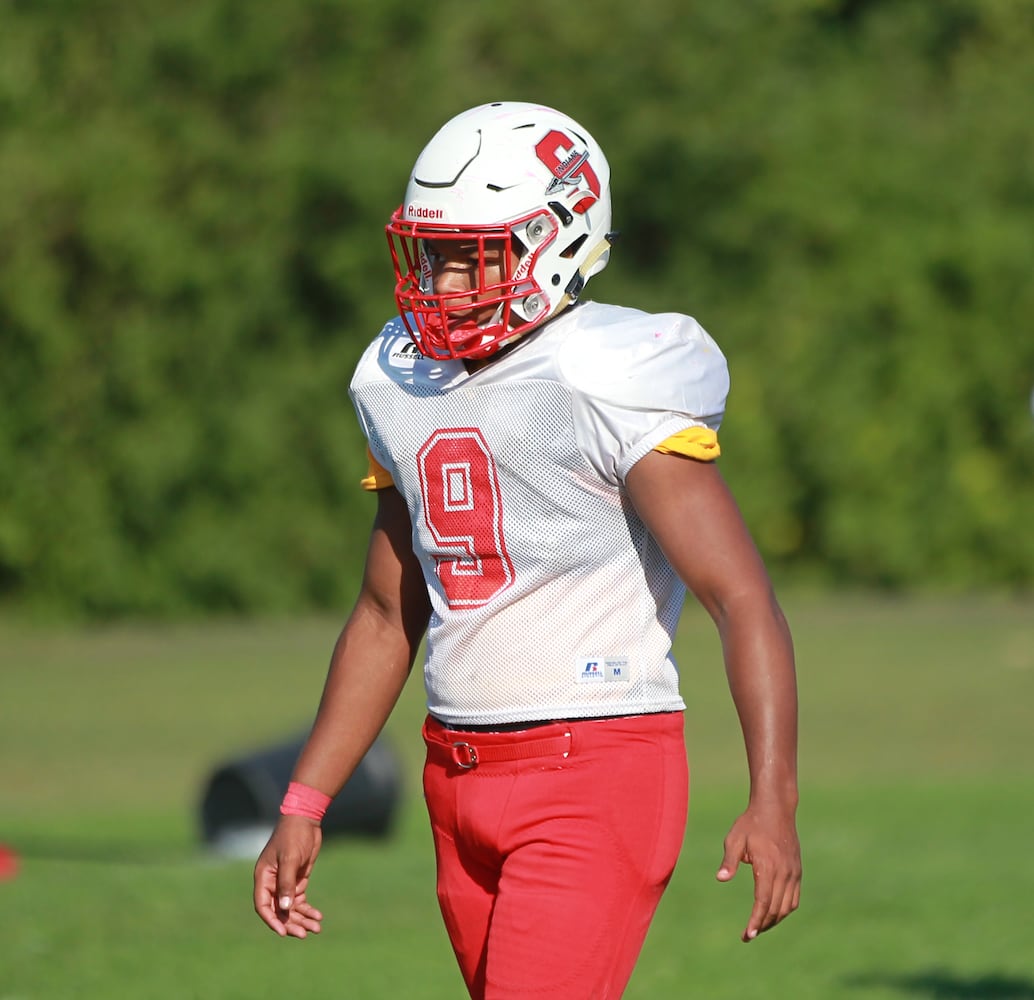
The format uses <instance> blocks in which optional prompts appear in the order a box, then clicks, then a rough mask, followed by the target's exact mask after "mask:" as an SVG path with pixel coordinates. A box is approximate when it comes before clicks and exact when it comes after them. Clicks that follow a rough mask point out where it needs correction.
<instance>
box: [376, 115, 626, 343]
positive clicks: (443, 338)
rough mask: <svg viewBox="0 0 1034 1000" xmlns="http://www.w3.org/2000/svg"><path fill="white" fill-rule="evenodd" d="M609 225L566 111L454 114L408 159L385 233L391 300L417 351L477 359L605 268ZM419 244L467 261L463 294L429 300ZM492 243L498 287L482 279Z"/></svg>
mask: <svg viewBox="0 0 1034 1000" xmlns="http://www.w3.org/2000/svg"><path fill="white" fill-rule="evenodd" d="M610 224H611V219H610V167H609V166H608V164H607V160H606V157H605V156H604V155H603V151H602V150H601V149H600V147H599V146H598V145H597V144H596V142H595V140H594V139H593V138H592V136H591V135H589V133H588V132H586V131H585V129H583V128H582V127H581V126H580V125H579V124H577V122H575V121H573V120H572V119H571V118H569V117H567V115H564V114H561V113H560V112H559V111H554V110H553V109H552V108H547V107H543V106H542V105H537V104H522V103H516V102H497V103H494V104H484V105H481V106H480V107H477V108H472V109H471V110H469V111H465V112H464V113H463V114H460V115H458V116H457V117H455V118H453V119H452V120H451V121H449V122H447V123H446V124H445V125H444V126H443V127H442V128H441V129H440V130H439V131H438V133H437V134H436V135H435V136H434V138H432V139H431V141H430V142H429V143H428V144H427V146H426V147H425V148H424V150H423V152H422V153H421V154H420V156H419V157H418V159H417V161H416V164H415V165H414V167H413V172H412V174H410V178H409V185H408V187H407V188H406V200H405V201H404V202H403V203H402V205H401V206H399V208H398V210H397V211H396V212H395V213H394V214H393V215H392V217H391V223H390V224H389V225H388V227H387V233H388V244H389V246H390V248H391V256H392V260H393V262H394V266H395V280H396V285H395V300H396V302H397V303H398V307H399V312H400V313H401V314H402V318H403V320H404V322H405V324H406V327H407V328H408V330H409V332H410V335H411V336H412V338H413V340H414V342H415V343H416V345H417V347H419V348H420V350H421V352H422V353H424V354H426V355H428V356H430V357H433V358H438V359H445V358H484V357H488V356H489V355H491V354H493V353H495V352H496V351H497V350H499V348H500V347H502V346H503V345H504V344H507V343H510V342H511V341H513V340H514V339H516V338H517V337H520V336H521V335H523V334H525V333H527V332H528V331H529V330H531V329H533V328H534V327H536V326H538V325H540V324H541V323H543V322H545V321H546V320H547V319H549V318H550V317H551V316H554V315H556V314H557V313H558V312H559V311H560V310H561V309H564V308H565V307H566V306H568V305H570V304H571V303H572V302H574V301H575V300H577V298H578V296H579V295H580V294H581V291H582V288H583V287H584V285H585V282H586V281H588V280H589V278H591V277H592V276H593V275H594V274H598V273H599V272H600V271H602V270H603V268H604V267H606V265H607V260H608V257H609V251H610V244H611V241H612V238H613V235H614V234H612V233H611V232H610ZM429 240H433V241H435V244H436V246H437V245H439V241H446V240H456V241H460V242H462V243H463V244H464V245H465V246H467V245H469V247H470V248H471V249H472V251H473V252H474V253H476V254H477V259H478V260H479V261H480V264H479V266H478V267H477V273H476V275H475V276H474V279H473V287H472V288H471V289H469V290H468V291H466V292H464V293H462V294H460V293H456V292H443V293H441V294H439V293H436V291H435V288H434V280H433V274H432V263H431V258H430V256H429V253H428V248H427V241H429ZM499 241H503V242H502V244H500V242H499ZM491 243H494V246H495V247H496V248H497V251H498V247H499V246H500V245H502V246H504V247H509V248H512V249H513V251H514V254H513V255H512V256H513V263H512V266H511V262H510V259H511V255H510V254H509V253H507V254H505V255H504V256H505V257H506V258H507V262H506V264H505V266H504V267H503V271H502V274H501V277H499V279H498V280H495V275H491V269H488V273H486V267H485V256H484V251H485V248H486V245H488V244H491ZM498 256H499V254H498V252H497V254H496V258H497V259H498ZM472 259H474V258H473V257H472ZM496 270H497V271H498V268H496ZM490 275H491V276H490ZM486 279H488V280H486ZM472 298H474V299H475V300H476V301H477V303H478V305H479V306H481V307H486V306H488V305H492V306H495V309H494V313H493V315H492V317H491V319H490V320H489V321H487V322H482V323H480V325H476V324H475V323H474V322H473V321H472V320H471V319H470V318H469V317H470V307H471V301H472Z"/></svg>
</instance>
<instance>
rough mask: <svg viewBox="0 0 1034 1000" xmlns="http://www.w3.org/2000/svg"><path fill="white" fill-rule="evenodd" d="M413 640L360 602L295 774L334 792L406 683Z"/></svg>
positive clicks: (344, 634) (335, 654)
mask: <svg viewBox="0 0 1034 1000" xmlns="http://www.w3.org/2000/svg"><path fill="white" fill-rule="evenodd" d="M415 655H416V645H415V644H414V643H413V642H411V641H410V639H409V638H408V637H407V636H406V635H405V633H404V632H402V631H399V630H398V629H395V628H392V627H390V626H388V625H386V624H385V622H384V620H383V619H382V618H381V616H380V615H379V614H378V613H377V612H376V611H375V610H373V609H371V608H370V607H368V606H366V605H364V604H362V603H361V602H360V604H358V605H357V606H356V608H355V610H354V611H353V612H352V615H351V617H350V618H349V620H348V622H347V623H346V625H345V627H344V629H343V630H342V632H341V635H340V636H339V637H338V640H337V643H336V645H335V647H334V652H333V655H332V657H331V663H330V669H329V671H328V673H327V680H326V684H325V685H324V689H323V696H322V698H321V699H320V706H319V711H318V712H317V714H316V720H315V722H314V724H313V728H312V732H311V734H310V736H309V739H308V740H307V741H306V744H305V746H304V748H303V750H302V753H301V755H300V756H299V758H298V763H297V765H296V766H295V770H294V775H293V780H295V781H299V782H302V783H303V784H306V785H310V786H312V787H313V788H318V789H319V790H320V791H323V792H325V793H326V794H328V795H331V796H333V795H336V794H337V792H338V791H340V789H341V787H342V786H343V785H344V784H345V782H346V781H347V780H348V779H349V777H351V775H352V772H353V771H354V770H355V769H356V767H358V765H359V762H360V761H361V760H362V758H363V756H364V755H365V753H366V751H367V750H369V748H370V746H371V745H372V744H373V742H374V740H375V739H376V738H377V735H378V734H379V733H380V731H381V729H382V728H383V727H384V724H385V722H386V721H387V719H388V716H389V715H390V714H391V711H392V709H393V708H394V706H395V703H396V702H397V701H398V697H399V694H400V693H401V691H402V689H403V687H404V686H405V683H406V679H407V677H408V676H409V673H410V670H411V668H412V664H413V659H414V657H415Z"/></svg>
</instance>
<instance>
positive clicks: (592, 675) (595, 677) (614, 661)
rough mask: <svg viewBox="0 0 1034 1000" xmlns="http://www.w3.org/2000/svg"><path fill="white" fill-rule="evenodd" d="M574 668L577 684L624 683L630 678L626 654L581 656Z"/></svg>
mask: <svg viewBox="0 0 1034 1000" xmlns="http://www.w3.org/2000/svg"><path fill="white" fill-rule="evenodd" d="M575 668H576V670H577V674H578V683H579V684H613V683H619V684H626V683H628V681H630V680H631V679H632V672H631V670H629V666H628V657H627V656H582V657H579V658H578V660H576V661H575Z"/></svg>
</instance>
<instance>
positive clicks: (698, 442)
mask: <svg viewBox="0 0 1034 1000" xmlns="http://www.w3.org/2000/svg"><path fill="white" fill-rule="evenodd" d="M654 451H659V452H661V454H663V455H685V456H686V457H687V458H695V459H697V460H699V461H701V462H713V461H714V460H715V459H716V458H717V457H718V456H719V455H720V454H721V453H722V449H721V448H719V447H718V435H717V434H716V433H715V432H714V431H713V430H711V428H710V427H687V428H686V429H685V430H684V431H679V432H678V434H672V436H671V437H669V438H665V439H664V440H663V441H662V442H661V443H660V444H659V445H657V446H656V447H655V448H654Z"/></svg>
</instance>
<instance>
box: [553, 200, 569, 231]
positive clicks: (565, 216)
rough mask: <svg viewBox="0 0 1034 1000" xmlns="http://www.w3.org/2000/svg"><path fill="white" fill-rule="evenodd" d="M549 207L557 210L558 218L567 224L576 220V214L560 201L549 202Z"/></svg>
mask: <svg viewBox="0 0 1034 1000" xmlns="http://www.w3.org/2000/svg"><path fill="white" fill-rule="evenodd" d="M549 207H550V208H551V209H553V211H554V212H556V216H557V218H558V219H559V220H560V221H561V222H562V223H563V224H564V225H565V226H569V225H571V223H572V222H574V216H573V215H572V214H571V213H570V212H569V211H568V210H567V209H566V208H565V207H564V206H563V205H561V204H560V202H559V201H551V202H549Z"/></svg>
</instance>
